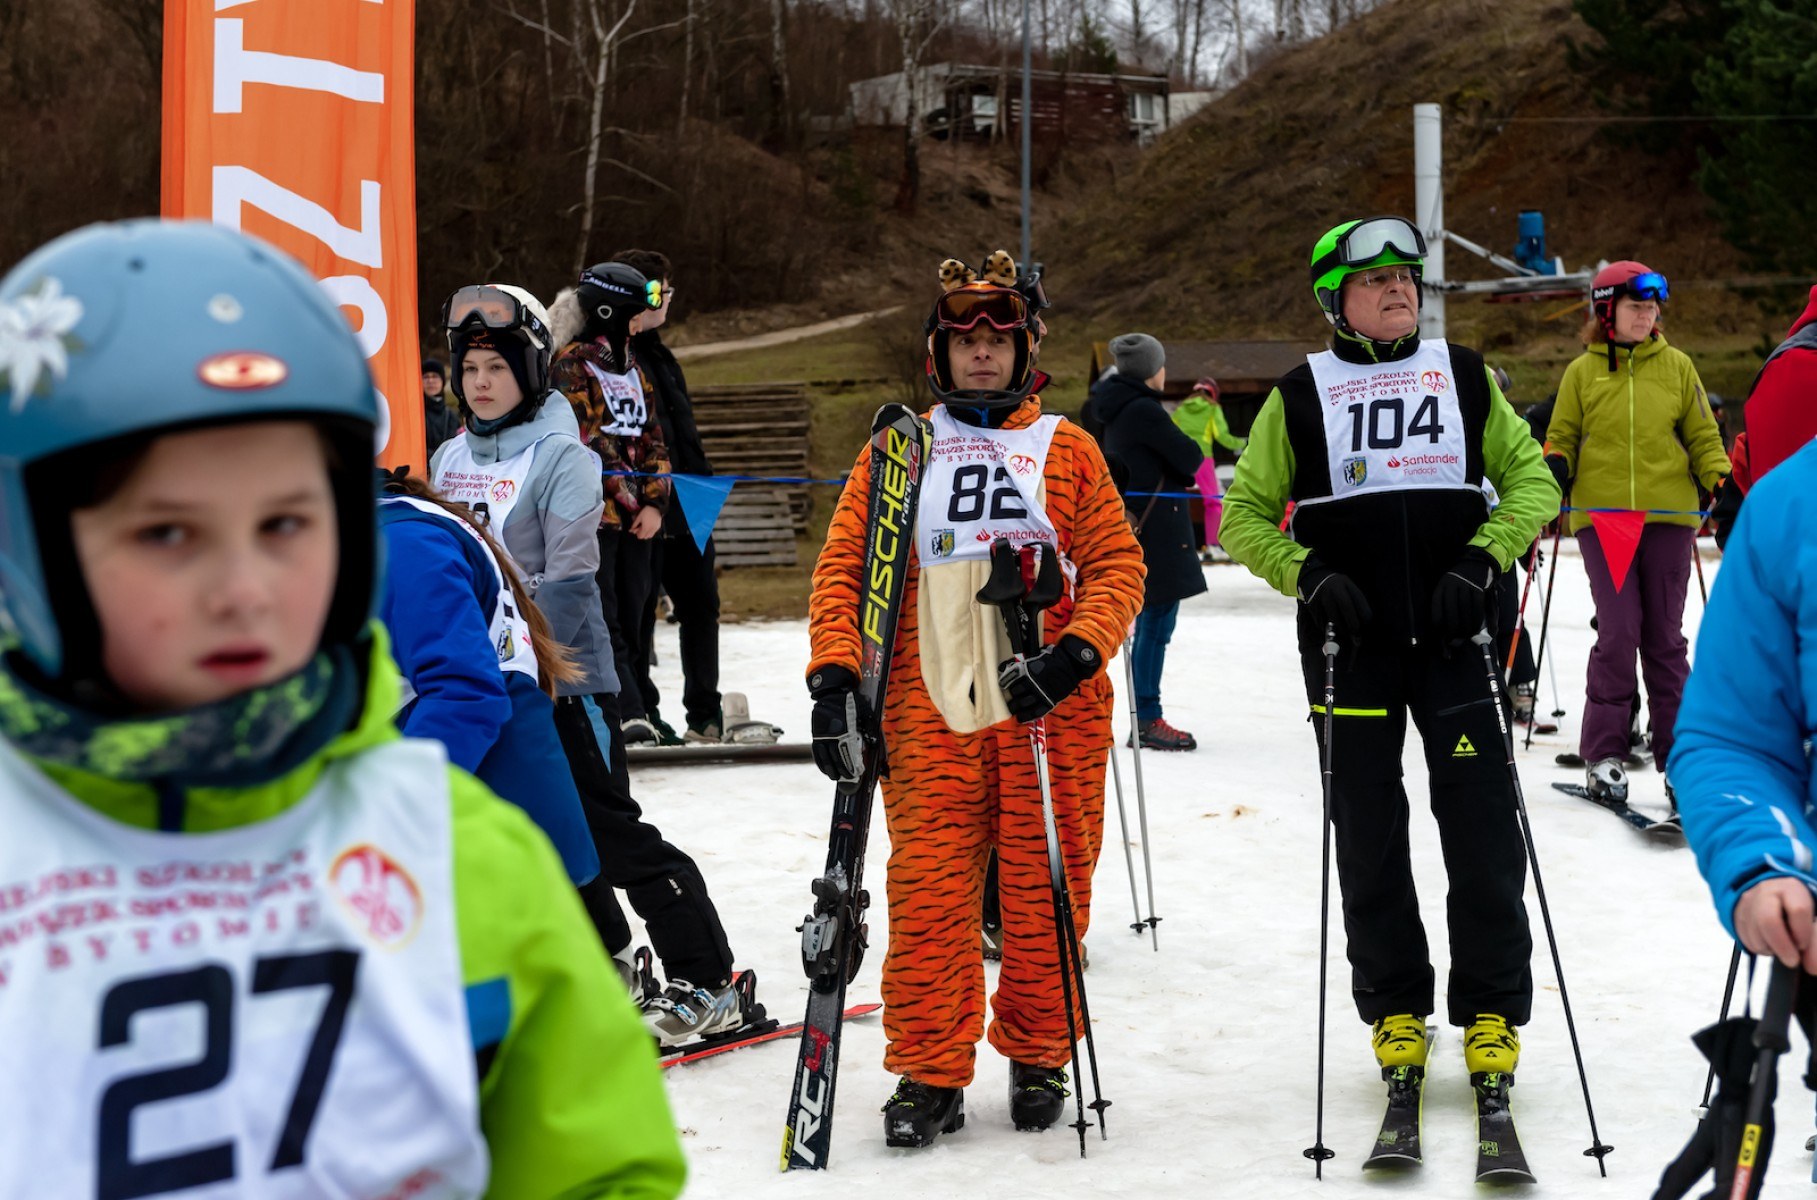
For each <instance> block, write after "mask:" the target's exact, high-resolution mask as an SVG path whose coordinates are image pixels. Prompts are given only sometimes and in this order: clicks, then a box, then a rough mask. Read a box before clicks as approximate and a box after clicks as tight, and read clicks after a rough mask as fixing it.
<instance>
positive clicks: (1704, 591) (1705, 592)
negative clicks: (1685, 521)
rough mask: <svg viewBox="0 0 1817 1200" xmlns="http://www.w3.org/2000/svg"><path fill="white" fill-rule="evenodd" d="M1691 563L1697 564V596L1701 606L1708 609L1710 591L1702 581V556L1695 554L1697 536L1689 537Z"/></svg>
mask: <svg viewBox="0 0 1817 1200" xmlns="http://www.w3.org/2000/svg"><path fill="white" fill-rule="evenodd" d="M1691 561H1692V562H1693V563H1696V564H1697V594H1698V595H1700V596H1702V597H1703V606H1704V607H1705V608H1708V607H1710V589H1709V587H1708V586H1707V585H1706V584H1705V583H1704V581H1703V555H1701V554H1699V553H1698V552H1697V535H1696V534H1692V535H1691Z"/></svg>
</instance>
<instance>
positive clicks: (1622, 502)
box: [1546, 335, 1729, 533]
mask: <svg viewBox="0 0 1817 1200" xmlns="http://www.w3.org/2000/svg"><path fill="white" fill-rule="evenodd" d="M1546 453H1547V454H1549V455H1550V454H1556V455H1559V456H1561V457H1563V458H1564V460H1565V465H1566V467H1567V468H1568V469H1569V471H1568V473H1569V476H1570V478H1571V489H1570V494H1569V496H1567V497H1566V504H1567V505H1569V506H1570V507H1571V508H1573V509H1577V510H1579V511H1576V512H1572V513H1570V514H1569V516H1570V520H1571V526H1570V528H1571V532H1572V533H1576V532H1577V531H1578V530H1579V529H1582V528H1583V527H1584V526H1586V525H1588V524H1589V523H1590V514H1589V513H1588V512H1585V511H1582V510H1584V509H1597V508H1617V509H1629V510H1649V512H1648V516H1647V520H1648V522H1649V523H1651V522H1660V523H1663V524H1668V525H1691V526H1697V525H1701V524H1703V518H1702V517H1700V516H1698V515H1697V508H1698V495H1697V489H1698V487H1699V485H1701V486H1702V487H1704V488H1706V489H1708V488H1710V487H1711V486H1713V485H1714V484H1715V482H1716V481H1717V479H1719V478H1721V477H1722V476H1724V475H1727V474H1728V473H1729V457H1728V454H1727V453H1726V452H1725V451H1724V450H1723V446H1722V433H1721V432H1720V430H1719V429H1718V428H1717V425H1716V418H1715V416H1714V415H1713V414H1712V413H1711V412H1710V399H1709V396H1707V395H1706V394H1705V393H1704V390H1703V381H1702V380H1700V379H1699V378H1698V377H1697V368H1696V367H1695V366H1693V365H1692V364H1691V359H1690V357H1689V356H1687V355H1686V354H1685V353H1684V352H1683V351H1682V350H1678V349H1676V348H1674V347H1672V346H1669V345H1667V344H1666V339H1665V337H1664V336H1663V335H1655V336H1653V337H1651V338H1649V339H1648V340H1646V341H1644V342H1642V343H1640V344H1639V345H1638V346H1634V347H1632V348H1624V347H1620V346H1617V347H1616V348H1615V369H1614V370H1613V371H1611V370H1610V369H1609V350H1608V347H1606V346H1601V345H1598V346H1592V347H1590V348H1589V349H1588V350H1586V351H1584V352H1583V353H1582V354H1580V355H1578V356H1577V357H1576V358H1575V359H1573V360H1572V361H1571V365H1570V366H1568V367H1566V368H1565V377H1564V379H1563V380H1562V381H1560V383H1559V385H1558V405H1557V407H1555V408H1554V409H1553V410H1552V424H1551V425H1550V426H1548V427H1547V429H1546Z"/></svg>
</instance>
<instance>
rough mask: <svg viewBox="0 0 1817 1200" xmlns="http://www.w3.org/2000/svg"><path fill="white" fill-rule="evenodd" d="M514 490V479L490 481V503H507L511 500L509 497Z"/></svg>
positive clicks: (515, 489) (515, 485)
mask: <svg viewBox="0 0 1817 1200" xmlns="http://www.w3.org/2000/svg"><path fill="white" fill-rule="evenodd" d="M516 492H517V483H516V481H514V480H510V479H495V480H493V481H492V488H491V492H490V495H491V496H492V503H494V504H509V503H510V502H511V497H512V496H513V495H514V494H515V493H516Z"/></svg>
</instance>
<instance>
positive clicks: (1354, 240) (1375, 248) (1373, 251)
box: [1326, 217, 1426, 270]
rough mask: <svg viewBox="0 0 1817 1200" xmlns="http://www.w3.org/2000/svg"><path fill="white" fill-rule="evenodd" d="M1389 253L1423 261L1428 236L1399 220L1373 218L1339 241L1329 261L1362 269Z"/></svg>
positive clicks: (1406, 222)
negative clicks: (1361, 267)
mask: <svg viewBox="0 0 1817 1200" xmlns="http://www.w3.org/2000/svg"><path fill="white" fill-rule="evenodd" d="M1389 251H1393V252H1394V253H1395V254H1398V255H1399V256H1400V257H1402V258H1412V259H1423V258H1425V257H1426V235H1425V234H1423V233H1421V232H1420V231H1419V230H1418V229H1415V228H1414V227H1413V223H1412V222H1411V221H1406V220H1403V219H1402V218H1400V217H1372V218H1370V219H1369V220H1367V221H1364V222H1363V223H1362V224H1360V225H1358V226H1356V227H1355V228H1354V229H1352V230H1350V231H1349V232H1348V233H1346V234H1344V235H1343V236H1342V237H1340V238H1338V244H1337V246H1336V248H1335V249H1334V250H1333V251H1332V252H1331V255H1330V258H1331V259H1332V260H1333V261H1335V263H1336V265H1338V266H1342V267H1360V266H1366V265H1367V264H1369V263H1373V262H1374V261H1375V260H1376V259H1378V258H1380V257H1381V256H1382V255H1383V254H1385V253H1387V252H1389ZM1326 269H1327V270H1329V269H1330V268H1329V265H1327V267H1326Z"/></svg>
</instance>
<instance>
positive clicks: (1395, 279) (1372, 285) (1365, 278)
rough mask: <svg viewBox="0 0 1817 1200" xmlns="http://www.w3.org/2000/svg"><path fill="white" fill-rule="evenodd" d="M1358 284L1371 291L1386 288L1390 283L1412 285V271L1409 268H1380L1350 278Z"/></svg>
mask: <svg viewBox="0 0 1817 1200" xmlns="http://www.w3.org/2000/svg"><path fill="white" fill-rule="evenodd" d="M1351 278H1352V279H1355V280H1356V281H1357V282H1358V283H1360V284H1362V285H1363V286H1364V287H1366V288H1368V289H1369V290H1371V291H1374V290H1375V289H1376V288H1384V287H1387V286H1388V285H1389V284H1391V283H1412V282H1413V271H1412V269H1411V268H1409V267H1381V268H1379V269H1377V270H1374V271H1364V272H1363V273H1362V274H1360V275H1353V276H1351Z"/></svg>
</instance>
